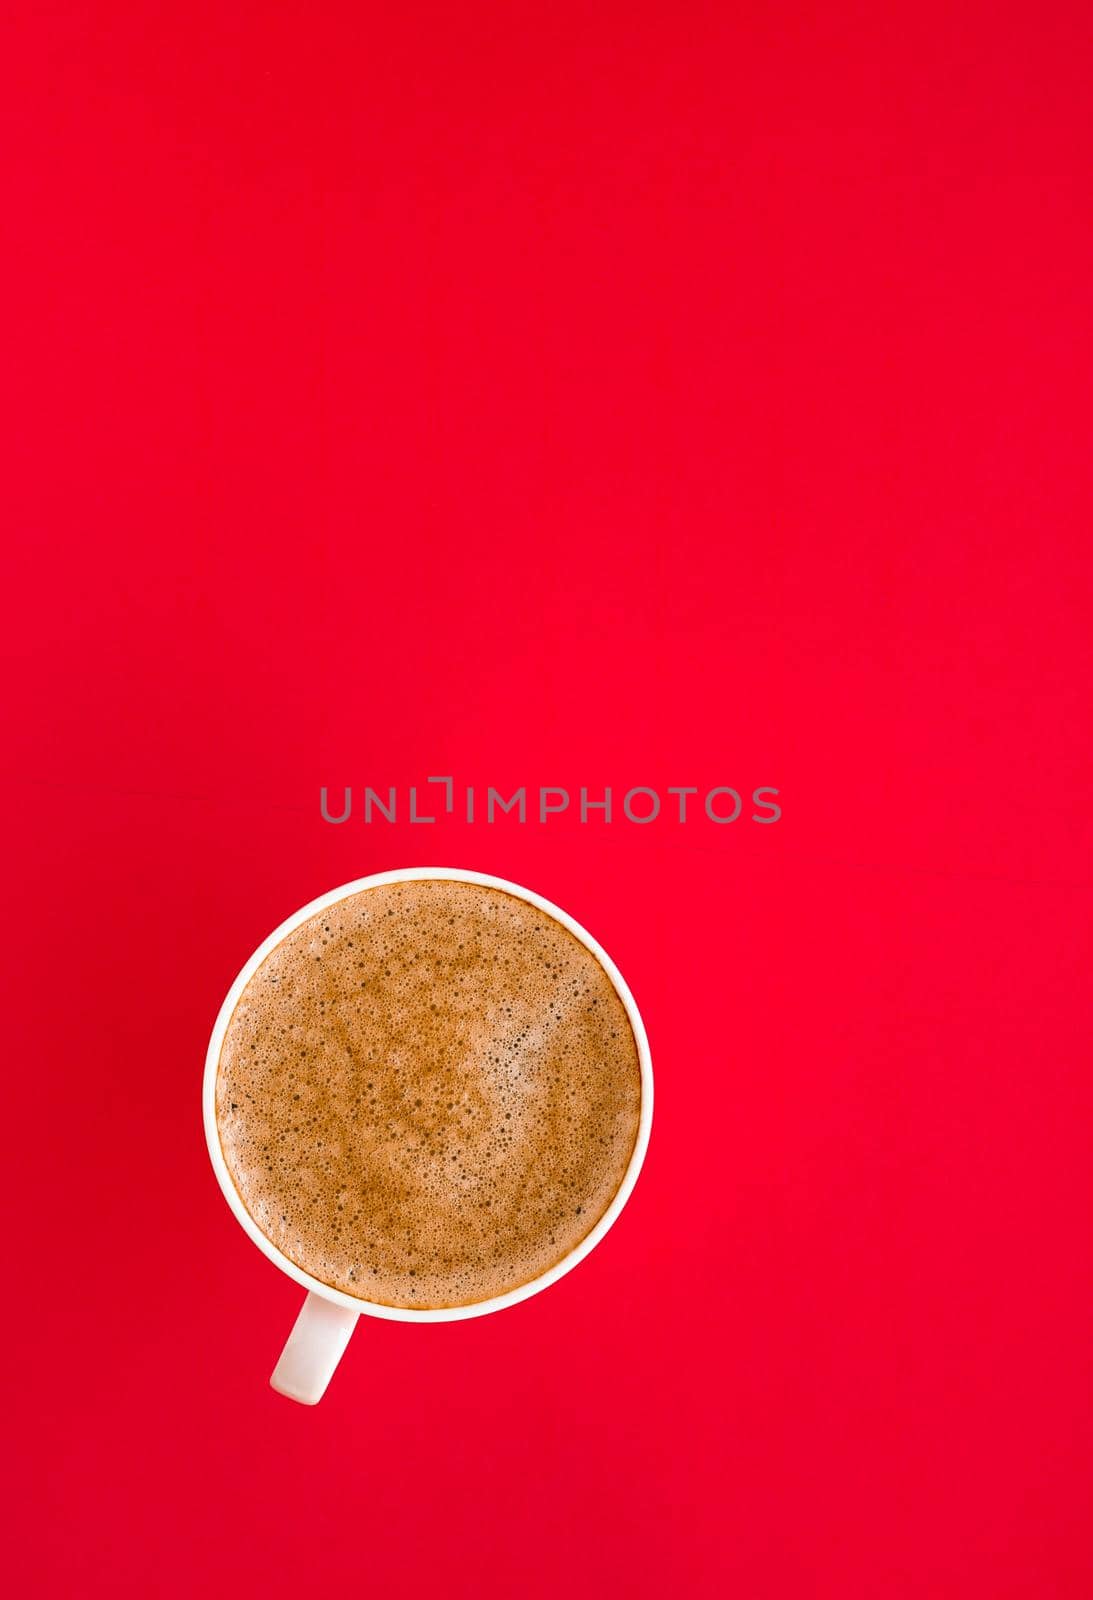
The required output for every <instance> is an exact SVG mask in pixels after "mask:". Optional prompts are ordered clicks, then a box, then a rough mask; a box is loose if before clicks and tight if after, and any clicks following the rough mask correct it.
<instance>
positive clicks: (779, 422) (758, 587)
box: [2, 0, 1093, 1600]
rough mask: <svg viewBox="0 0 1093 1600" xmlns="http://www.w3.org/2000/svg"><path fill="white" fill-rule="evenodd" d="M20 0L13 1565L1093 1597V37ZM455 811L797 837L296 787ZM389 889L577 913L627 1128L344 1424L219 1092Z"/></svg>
mask: <svg viewBox="0 0 1093 1600" xmlns="http://www.w3.org/2000/svg"><path fill="white" fill-rule="evenodd" d="M878 11H879V12H881V13H883V15H878V14H877V13H878ZM5 33H6V39H7V44H6V47H5V54H6V55H7V56H8V61H9V66H10V65H12V64H14V67H15V73H14V80H15V83H14V88H13V89H12V90H10V91H9V94H8V96H7V98H6V103H5V111H4V117H5V122H6V127H5V132H4V138H3V148H4V149H5V151H6V153H7V158H8V163H9V166H10V168H11V173H10V181H9V182H8V184H7V185H6V189H7V194H8V199H7V201H6V212H5V222H6V224H7V230H8V242H7V245H6V247H5V255H6V259H7V263H8V266H9V268H10V267H14V269H15V272H14V285H13V287H12V288H11V289H10V290H9V295H8V300H7V309H8V311H9V313H10V324H11V327H10V332H9V336H8V339H7V344H8V349H9V361H10V360H11V357H12V355H14V397H13V398H14V406H13V409H12V415H11V417H10V419H9V422H8V425H7V432H6V439H5V444H6V446H7V450H6V454H7V456H8V459H9V468H8V470H7V471H6V472H5V499H6V500H7V502H8V507H9V516H8V518H7V520H8V523H9V527H10V532H11V538H10V548H11V553H12V555H13V557H14V582H13V583H12V582H9V584H8V587H7V597H8V598H7V618H6V622H5V625H4V630H3V641H2V643H3V650H4V653H5V658H6V663H5V668H6V670H5V677H6V683H7V695H6V699H7V701H8V704H9V712H10V713H11V715H9V718H8V730H7V733H6V736H5V761H6V765H7V771H6V775H5V778H4V800H5V810H6V814H7V815H6V840H7V845H8V858H9V860H8V865H9V868H10V872H9V877H10V878H11V879H12V880H13V894H12V898H11V899H10V900H9V909H8V916H7V927H6V932H7V934H8V937H9V943H10V949H9V952H8V954H7V955H6V956H5V958H4V962H3V967H4V972H5V977H6V979H7V982H8V984H9V986H10V998H9V1002H8V1007H7V1010H6V1021H5V1026H6V1028H7V1029H8V1032H9V1038H8V1039H7V1041H6V1046H7V1048H6V1051H5V1055H6V1080H5V1081H6V1096H7V1098H6V1103H5V1106H4V1116H5V1121H6V1123H7V1129H6V1131H7V1133H8V1136H9V1146H10V1148H9V1153H8V1156H7V1158H6V1161H7V1166H6V1172H5V1188H6V1191H7V1198H8V1202H9V1223H8V1227H7V1229H6V1232H5V1247H6V1252H7V1258H8V1259H7V1281H8V1287H9V1289H11V1290H12V1291H13V1292H14V1306H13V1309H12V1311H11V1312H10V1313H9V1320H8V1327H7V1333H6V1335H5V1338H6V1341H7V1342H9V1343H10V1345H11V1350H10V1353H9V1355H8V1356H7V1358H6V1363H5V1371H6V1377H7V1386H6V1393H5V1411H6V1423H7V1431H8V1433H9V1443H8V1444H7V1446H6V1447H5V1451H6V1470H7V1473H8V1474H9V1475H10V1479H11V1482H10V1486H9V1487H8V1489H7V1491H6V1493H5V1496H4V1501H5V1509H7V1510H14V1513H15V1516H14V1524H13V1532H12V1533H11V1534H10V1535H9V1540H8V1545H7V1554H6V1560H5V1565H6V1566H7V1567H8V1569H9V1570H11V1569H12V1568H13V1567H14V1571H15V1589H16V1592H17V1593H20V1594H32V1595H47V1596H53V1595H58V1596H61V1595H64V1596H71V1595H79V1596H98V1595H104V1596H105V1595H111V1596H114V1595H134V1596H137V1595H139V1596H145V1595H150V1594H154V1595H194V1594H210V1595H214V1596H220V1595H228V1594H233V1595H234V1594H245V1595H256V1596H260V1595H261V1596H265V1595H268V1596H279V1595H286V1596H287V1595H297V1594H300V1593H310V1592H313V1591H316V1592H322V1591H323V1589H324V1588H325V1587H326V1586H327V1585H330V1586H337V1587H338V1590H339V1592H340V1591H342V1590H344V1589H347V1588H349V1587H353V1588H356V1587H359V1588H360V1589H361V1590H362V1591H366V1592H368V1593H379V1594H396V1595H404V1596H414V1597H416V1596H419V1595H422V1596H424V1595H429V1594H434V1593H435V1594H444V1595H449V1596H452V1597H453V1600H463V1597H465V1600H472V1597H473V1600H479V1597H490V1600H492V1597H501V1596H510V1595H520V1596H522V1597H527V1600H541V1597H547V1596H556V1595H582V1596H583V1595H586V1594H587V1595H592V1594H596V1595H599V1594H603V1593H612V1594H615V1593H617V1594H621V1595H626V1596H636V1597H642V1600H644V1597H653V1596H656V1597H659V1596H662V1595H675V1594H685V1595H687V1596H694V1597H699V1600H706V1597H713V1596H721V1595H733V1596H737V1595H739V1596H742V1597H747V1600H783V1597H786V1600H790V1597H792V1600H799V1597H809V1600H822V1597H827V1596H831V1597H838V1600H848V1597H850V1600H873V1597H875V1596H880V1595H884V1596H893V1597H899V1600H912V1597H915V1600H917V1597H920V1596H921V1597H924V1600H925V1597H927V1596H929V1597H930V1600H937V1597H948V1596H952V1597H960V1600H969V1597H972V1596H974V1597H979V1596H983V1597H990V1600H1008V1597H1018V1596H1020V1597H1026V1596H1032V1597H1040V1596H1045V1597H1047V1596H1050V1597H1052V1600H1070V1597H1079V1596H1081V1597H1083V1600H1084V1597H1086V1596H1088V1594H1089V1593H1090V1592H1091V1586H1093V1536H1091V1534H1090V1530H1089V1506H1090V1491H1091V1488H1093V1429H1091V1404H1090V1402H1091V1393H1090V1390H1091V1380H1090V1371H1091V1368H1090V1333H1091V1327H1090V1321H1091V1318H1090V1305H1091V1292H1090V1290H1091V1284H1090V1216H1091V1201H1093V1194H1091V1187H1093V1185H1091V1177H1090V1172H1091V1167H1090V1156H1091V1153H1093V1152H1091V1143H1093V1141H1091V1126H1093V1120H1091V1112H1093V1103H1091V1102H1093V1088H1091V1082H1090V1073H1089V1059H1090V1051H1089V1037H1088V1031H1089V1030H1088V1021H1087V1012H1088V987H1089V971H1090V954H1091V951H1090V944H1091V940H1090V921H1089V904H1090V895H1089V888H1090V838H1091V832H1090V820H1089V818H1090V809H1089V799H1090V787H1091V786H1090V777H1091V772H1090V763H1089V755H1088V732H1089V725H1088V718H1089V709H1090V707H1089V697H1088V693H1087V689H1088V684H1089V679H1090V621H1091V618H1093V610H1091V607H1090V604H1089V598H1090V596H1089V581H1090V576H1091V569H1093V562H1091V557H1090V531H1089V530H1090V510H1091V498H1093V496H1091V492H1090V491H1091V471H1090V462H1089V455H1088V450H1087V445H1088V429H1089V422H1090V413H1091V408H1090V404H1089V402H1090V372H1091V369H1093V349H1091V343H1093V340H1091V338H1090V328H1091V327H1093V318H1091V316H1090V311H1091V307H1090V304H1089V300H1090V295H1089V283H1090V272H1091V268H1093V223H1091V214H1090V209H1089V192H1088V180H1089V174H1090V157H1091V154H1093V150H1091V144H1093V138H1091V132H1090V126H1091V125H1090V122H1089V118H1088V110H1089V108H1088V94H1087V91H1088V83H1089V80H1090V66H1091V51H1090V32H1089V12H1088V8H1087V7H1085V6H1079V5H1077V4H1072V5H1067V4H1062V5H1060V4H1051V3H1048V4H1038V5H1032V4H1021V5H1002V6H1000V5H998V4H997V3H993V0H992V3H991V4H986V3H983V4H967V5H958V6H952V5H944V6H942V5H938V4H932V3H928V4H925V5H923V4H914V5H911V4H899V5H895V6H882V7H879V8H878V7H874V6H869V5H866V4H859V5H854V4H850V3H847V0H832V3H826V4H824V3H819V0H816V3H813V4H800V3H796V4H791V5H787V6H768V7H764V8H759V7H755V6H753V7H748V8H745V7H740V6H732V7H730V6H724V5H720V6H719V5H713V4H707V5H702V4H688V3H686V0H684V3H682V4H672V5H669V4H667V3H665V0H659V3H657V4H652V5H651V4H645V5H632V4H631V5H626V6H623V5H619V4H604V5H596V6H593V5H584V6H573V5H568V4H563V5H560V6H555V5H551V6H548V5H545V4H544V5H538V6H528V5H524V4H515V5H507V4H506V5H502V4H500V3H495V4H493V5H489V6H481V5H467V4H461V5H440V4H436V5H430V6H425V5H420V4H411V5H409V6H402V7H400V6H394V7H383V8H381V7H379V6H376V5H364V6H358V5H349V4H339V5H334V4H323V5H318V6H315V5H307V6H305V5H304V4H302V3H292V4H289V3H276V0H263V3H262V4H253V3H252V4H242V3H231V0H228V3H221V4H216V5H212V4H208V3H204V0H193V3H188V4H187V5H185V6H182V5H178V4H175V5H170V4H169V5H167V6H166V7H154V6H151V5H149V6H144V7H139V6H134V5H122V4H118V3H108V0H85V3H82V4H79V3H74V0H46V3H34V4H26V3H23V4H19V3H17V4H16V6H15V7H14V10H13V11H12V10H11V9H9V22H8V23H7V24H5ZM446 772H450V773H452V774H454V775H455V777H456V779H457V782H458V783H460V784H461V785H465V784H467V783H474V784H477V785H485V784H487V783H491V784H495V785H498V786H502V787H503V788H504V792H505V793H508V792H509V791H510V789H511V788H512V787H514V786H516V785H519V784H522V783H526V784H529V785H533V786H537V785H539V784H560V785H565V786H568V787H569V788H571V789H572V790H574V791H575V790H576V788H577V787H578V786H579V785H580V784H582V783H583V784H586V785H587V786H589V787H598V786H600V785H603V784H611V785H613V786H614V787H615V788H616V790H617V791H619V790H625V789H627V788H629V787H631V786H632V785H635V784H647V785H652V786H654V787H659V788H660V789H661V790H663V789H664V788H665V787H666V786H667V785H669V784H686V783H693V784H696V785H699V786H701V787H706V786H710V785H714V784H731V785H734V786H736V787H737V788H741V789H744V790H745V791H747V790H750V789H751V788H752V787H753V786H755V785H757V784H771V785H774V786H776V787H777V788H778V789H779V790H780V792H781V799H782V803H783V805H784V810H785V814H784V817H783V819H782V821H781V822H780V823H778V825H777V826H775V827H766V828H760V827H757V826H754V825H752V824H750V823H749V822H748V821H747V817H746V815H745V817H744V818H742V819H741V821H740V822H738V823H737V824H735V825H733V826H732V827H716V826H714V825H711V824H708V823H705V822H703V821H702V820H701V819H700V818H696V819H695V820H694V821H693V822H691V823H688V825H687V826H686V827H685V828H681V827H680V826H679V825H678V824H673V823H672V822H671V821H670V820H669V819H668V818H667V817H662V818H661V819H660V820H659V821H658V822H657V823H656V824H653V825H650V826H648V827H636V826H633V825H630V824H625V823H615V824H613V825H612V826H611V827H610V828H607V827H605V826H603V825H602V824H600V823H599V822H590V823H589V824H588V825H586V826H585V827H581V826H579V825H578V823H577V822H576V821H575V819H574V818H573V817H572V816H570V817H567V818H563V819H560V820H556V821H553V822H551V823H550V824H548V825H547V826H545V827H541V826H538V825H537V824H536V825H532V824H531V823H529V824H528V825H526V826H525V827H523V828H521V827H520V826H519V825H518V824H516V822H515V820H514V819H511V820H509V821H505V820H502V821H501V822H500V823H497V824H495V825H494V827H493V828H492V829H491V828H487V827H486V826H485V825H484V824H475V825H474V826H470V827H469V826H467V825H466V824H465V823H463V824H461V823H460V822H459V821H458V818H455V819H446V820H444V821H442V822H439V823H437V824H435V825H433V826H432V827H429V828H426V827H414V828H411V827H409V826H407V825H405V824H404V823H402V822H400V823H399V824H398V825H397V826H395V827H388V826H387V825H385V824H383V823H382V822H377V823H373V825H372V826H371V827H370V828H365V827H364V826H363V825H362V824H360V823H359V822H357V821H356V820H354V821H353V822H351V823H350V824H348V825H346V826H344V827H341V828H333V827H330V826H328V825H325V824H323V823H321V822H320V819H319V814H318V790H319V785H320V784H328V785H330V786H332V787H335V788H338V787H339V786H342V785H345V784H352V785H354V786H358V787H359V786H360V785H363V784H365V783H371V784H373V785H377V786H383V787H386V786H387V785H389V784H396V785H399V786H400V787H401V789H402V790H403V792H405V788H406V786H407V785H409V784H410V783H413V782H421V781H422V780H423V779H424V778H425V777H426V776H428V775H429V774H431V773H446ZM422 863H424V864H429V863H433V864H436V863H445V864H451V865H463V866H469V867H474V868H478V869H481V870H484V871H488V872H494V873H499V874H502V875H505V876H508V877H512V878H516V879H518V880H520V881H522V882H525V883H527V884H529V885H530V886H531V887H533V888H535V889H538V890H540V891H542V892H543V893H545V894H547V895H549V896H550V897H551V898H553V899H555V900H557V901H558V902H559V903H560V904H562V905H564V906H565V907H567V908H568V909H570V910H571V911H572V912H573V913H574V914H575V915H576V916H577V917H578V918H580V919H581V920H582V921H583V922H585V924H586V925H587V926H588V927H589V928H590V929H591V930H592V932H593V933H594V934H596V935H597V936H598V937H599V938H600V939H601V940H602V941H603V942H604V944H605V945H606V947H607V948H608V949H609V950H610V951H611V953H612V954H613V955H614V956H615V958H616V959H617V961H618V962H619V964H620V966H621V967H622V969H623V971H624V973H625V974H626V975H627V977H628V979H629V981H630V983H631V985H632V987H633V989H634V991H635V994H636V996H637V999H638V1001H639V1004H640V1005H641V1006H642V1008H643V1011H644V1013H645V1016H646V1019H647V1022H648V1027H649V1032H650V1036H651V1040H652V1046H653V1055H654V1063H655V1068H656V1072H657V1084H658V1103H657V1117H656V1122H655V1126H654V1130H653V1139H652V1144H651V1148H650V1153H649V1158H648V1162H647V1165H646V1168H645V1172H644V1174H643V1176H642V1179H641V1181H640V1183H639V1185H638V1188H637V1190H636V1192H635V1194H634V1197H633V1200H632V1202H631V1204H630V1206H629V1207H628V1208H627V1211H626V1213H625V1215H624V1217H623V1218H622V1220H621V1221H620V1223H619V1224H618V1226H617V1227H616V1229H615V1230H614V1231H613V1233H612V1234H611V1236H610V1238H609V1239H608V1240H607V1241H606V1243H605V1244H604V1246H603V1247H602V1249H600V1250H599V1251H597V1252H596V1254H595V1255H594V1256H593V1257H592V1258H591V1259H590V1260H589V1261H588V1262H586V1263H585V1264H584V1265H582V1266H581V1267H580V1268H579V1269H578V1270H577V1271H576V1272H575V1273H573V1274H572V1275H571V1276H570V1277H568V1278H566V1279H565V1281H564V1282H562V1283H560V1284H559V1285H558V1286H557V1287H556V1288H554V1289H552V1290H551V1291H550V1292H549V1293H548V1294H545V1295H543V1296H540V1297H539V1298H537V1299H535V1300H534V1301H532V1302H530V1303H528V1304H526V1305H523V1306H520V1307H517V1308H516V1309H514V1310H511V1311H508V1312H505V1313H504V1314H502V1315H500V1316H497V1317H492V1318H488V1319H486V1320H484V1321H482V1322H469V1323H463V1324H456V1325H453V1326H446V1327H431V1328H413V1327H410V1328H407V1327H402V1326H399V1325H395V1324H384V1323H374V1324H369V1323H366V1324H364V1325H363V1326H362V1327H361V1328H360V1329H359V1330H358V1332H357V1334H356V1336H355V1338H354V1340H353V1343H352V1345H351V1347H350V1350H349V1352H348V1354H347V1357H346V1359H345V1361H344V1363H343V1365H342V1368H341V1370H340V1371H339V1373H338V1375H337V1376H336V1378H335V1380H334V1383H333V1385H332V1386H331V1389H330V1392H329V1394H328V1396H327V1398H326V1400H325V1401H324V1402H323V1404H322V1405H321V1406H320V1407H319V1408H318V1409H317V1410H315V1411H308V1410H305V1409H303V1408H298V1407H295V1406H293V1405H291V1404H290V1403H288V1402H286V1401H283V1400H281V1399H279V1398H278V1397H276V1396H274V1395H273V1394H272V1393H271V1391H270V1390H269V1389H268V1388H267V1383H266V1380H267V1377H268V1374H269V1372H270V1370H271V1368H272V1366H273V1363H274V1360H275V1358H276V1356H277V1353H278V1351H279V1349H280V1346H281V1343H282V1341H283V1339H284V1337H285V1335H286V1333H287V1331H288V1328H289V1326H290V1324H291V1321H292V1318H293V1316H294V1315H295V1311H296V1307H297V1304H298V1301H299V1298H300V1295H299V1291H298V1290H297V1289H296V1287H295V1286H294V1285H293V1284H291V1283H290V1282H289V1281H288V1280H287V1279H286V1278H284V1277H282V1276H281V1275H279V1274H278V1273H277V1272H276V1271H274V1270H273V1268H272V1267H271V1266H270V1265H269V1263H268V1262H266V1261H265V1260H264V1259H263V1258H262V1257H261V1255H260V1254H259V1252H258V1251H256V1250H255V1249H254V1248H253V1247H252V1246H251V1244H250V1243H249V1242H248V1241H247V1239H246V1238H245V1236H244V1235H243V1233H242V1231H241V1230H240V1229H239V1228H238V1227H237V1225H236V1224H235V1222H234V1221H233V1220H232V1218H231V1216H230V1214H229V1212H228V1210H227V1207H226V1206H225V1204H224V1202H223V1199H222V1198H221V1196H220V1194H219V1192H218V1190H217V1188H216V1185H215V1183H214V1181H213V1178H212V1174H211V1172H210V1170H209V1168H208V1164H207V1160H206V1155H205V1151H204V1146H203V1142H202V1135H201V1129H200V1120H199V1086H200V1078H201V1069H202V1061H203V1053H204V1049H205V1044H206V1041H207V1037H208V1032H209V1029H210V1028H211V1025H212V1022H213V1019H214V1016H215V1014H216V1010H217V1007H218V1005H219V1003H220V1000H221V998H222V996H223V994H224V992H225V990H226V988H227V986H228V984H229V983H230V981H231V979H232V978H233V976H234V975H235V972H236V971H237V969H238V967H239V966H240V965H241V964H242V962H243V960H244V959H245V958H246V957H247V955H249V953H250V952H251V950H252V949H253V948H254V946H255V945H256V944H257V943H258V942H259V941H260V940H261V939H262V938H263V937H264V936H265V934H266V933H267V932H268V931H269V930H270V929H271V928H272V927H273V926H274V925H275V924H276V923H277V922H278V921H279V920H280V919H281V918H282V917H283V916H284V915H286V914H287V913H288V912H290V911H291V910H293V909H294V908H295V907H296V906H297V905H299V904H301V903H302V902H303V901H305V900H307V899H309V898H311V897H312V896H313V895H316V894H318V893H320V892H322V891H323V890H325V889H327V888H329V887H331V886H333V885H334V884H336V883H339V882H342V881H344V880H346V879H348V878H352V877H355V876H358V875H359V874H362V873H365V872H369V871H375V870H380V869H383V868H388V867H392V866H399V865H408V864H422Z"/></svg>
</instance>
